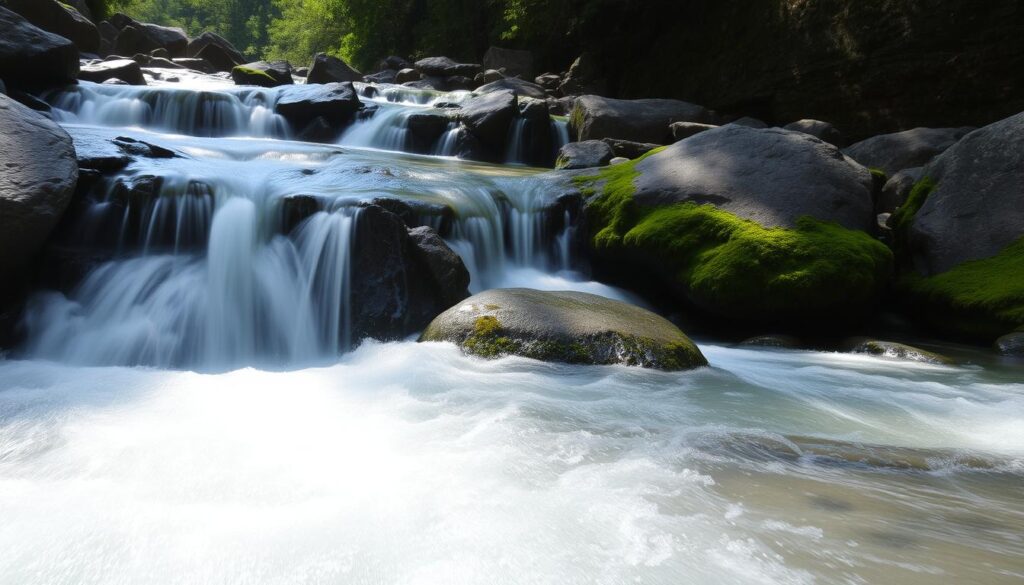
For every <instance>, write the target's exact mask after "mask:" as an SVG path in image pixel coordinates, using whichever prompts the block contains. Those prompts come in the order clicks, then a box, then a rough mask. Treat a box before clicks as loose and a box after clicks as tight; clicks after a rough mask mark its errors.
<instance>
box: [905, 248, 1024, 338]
mask: <svg viewBox="0 0 1024 585" xmlns="http://www.w3.org/2000/svg"><path fill="white" fill-rule="evenodd" d="M900 288H901V289H902V292H903V293H904V294H905V295H906V297H907V299H908V301H910V302H909V304H910V305H911V306H912V307H913V308H914V309H915V310H917V311H918V312H919V313H920V314H921V315H923V316H924V317H925V319H926V320H927V321H928V322H929V323H930V324H931V325H932V326H933V327H935V328H936V329H939V330H943V331H946V332H950V333H954V334H958V335H961V336H964V337H969V338H974V339H980V340H984V341H991V340H992V339H993V338H995V337H998V336H1000V335H1002V334H1004V333H1007V332H1009V331H1011V330H1013V329H1014V328H1019V327H1024V238H1022V239H1019V240H1017V241H1016V242H1014V243H1013V244H1011V245H1009V246H1007V247H1006V248H1005V249H1003V251H1001V252H1000V253H999V254H997V255H996V256H993V257H991V258H986V259H984V260H976V261H974V262H965V263H964V264H961V265H959V266H957V267H955V268H953V269H952V270H949V271H947V272H943V273H942V274H937V275H935V276H930V277H922V276H920V275H919V274H916V273H910V274H908V275H906V276H904V277H903V279H902V280H901V282H900Z"/></svg>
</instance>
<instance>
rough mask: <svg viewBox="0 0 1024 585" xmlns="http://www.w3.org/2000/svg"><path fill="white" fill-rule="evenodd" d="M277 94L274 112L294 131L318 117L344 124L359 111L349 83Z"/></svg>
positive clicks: (331, 84) (318, 86) (293, 87)
mask: <svg viewBox="0 0 1024 585" xmlns="http://www.w3.org/2000/svg"><path fill="white" fill-rule="evenodd" d="M280 91H281V94H280V96H279V97H278V99H277V104H276V105H275V107H274V109H275V111H276V112H277V113H278V114H281V115H282V116H284V117H285V118H286V119H287V120H288V121H289V122H291V124H292V125H293V126H294V127H297V128H301V127H302V126H304V125H306V124H307V123H309V122H310V121H312V120H313V119H315V118H319V117H323V118H325V119H326V120H328V121H330V122H332V123H334V124H340V123H344V122H347V121H348V120H350V119H351V118H352V114H354V113H355V112H356V110H358V109H359V108H361V107H362V102H360V101H359V96H358V95H356V90H355V88H354V87H353V86H352V83H351V82H346V83H328V84H324V85H294V86H291V87H288V88H284V89H282V90H280Z"/></svg>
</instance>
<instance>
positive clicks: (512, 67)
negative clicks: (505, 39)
mask: <svg viewBox="0 0 1024 585" xmlns="http://www.w3.org/2000/svg"><path fill="white" fill-rule="evenodd" d="M484 67H486V68H488V69H497V70H504V73H505V75H510V76H513V77H521V78H522V79H530V78H531V77H533V53H531V52H530V51H520V50H516V49H502V48H500V47H490V48H489V49H487V52H486V53H484Z"/></svg>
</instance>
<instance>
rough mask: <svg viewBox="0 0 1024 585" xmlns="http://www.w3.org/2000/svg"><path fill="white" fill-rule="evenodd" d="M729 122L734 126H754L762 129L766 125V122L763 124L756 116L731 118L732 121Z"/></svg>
mask: <svg viewBox="0 0 1024 585" xmlns="http://www.w3.org/2000/svg"><path fill="white" fill-rule="evenodd" d="M729 123H730V124H734V125H736V126H744V127H746V128H754V129H756V130H763V129H765V128H767V127H768V124H765V123H764V122H763V121H761V120H758V119H757V118H751V117H750V116H744V117H742V118H740V119H738V120H733V121H732V122H729Z"/></svg>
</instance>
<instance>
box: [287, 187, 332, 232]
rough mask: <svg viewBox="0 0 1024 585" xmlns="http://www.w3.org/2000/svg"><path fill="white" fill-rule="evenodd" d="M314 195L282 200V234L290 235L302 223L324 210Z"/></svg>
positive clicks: (291, 196) (288, 197)
mask: <svg viewBox="0 0 1024 585" xmlns="http://www.w3.org/2000/svg"><path fill="white" fill-rule="evenodd" d="M322 207H323V206H322V205H321V203H320V200H319V199H317V198H316V197H314V196H313V195H287V196H285V197H284V198H283V199H282V200H281V233H283V234H290V233H291V232H292V231H293V230H294V229H295V228H297V227H298V226H299V224H301V223H302V222H304V221H306V220H307V219H309V217H310V216H312V215H313V214H314V213H316V212H318V211H320V210H321V209H322Z"/></svg>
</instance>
